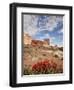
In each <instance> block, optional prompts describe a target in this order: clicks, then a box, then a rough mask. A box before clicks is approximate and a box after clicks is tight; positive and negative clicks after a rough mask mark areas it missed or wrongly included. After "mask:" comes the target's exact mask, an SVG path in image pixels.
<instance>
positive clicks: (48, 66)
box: [32, 60, 57, 74]
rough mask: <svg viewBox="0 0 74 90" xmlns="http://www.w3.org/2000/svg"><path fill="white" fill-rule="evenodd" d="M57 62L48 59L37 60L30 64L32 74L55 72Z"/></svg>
mask: <svg viewBox="0 0 74 90" xmlns="http://www.w3.org/2000/svg"><path fill="white" fill-rule="evenodd" d="M56 67H57V64H56V63H54V62H49V60H44V61H41V62H38V63H36V64H34V65H33V66H32V72H33V74H52V73H56Z"/></svg>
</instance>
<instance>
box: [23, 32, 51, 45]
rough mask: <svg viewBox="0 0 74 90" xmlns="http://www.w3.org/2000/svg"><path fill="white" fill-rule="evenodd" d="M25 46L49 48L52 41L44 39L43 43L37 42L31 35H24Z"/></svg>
mask: <svg viewBox="0 0 74 90" xmlns="http://www.w3.org/2000/svg"><path fill="white" fill-rule="evenodd" d="M24 44H25V45H32V46H49V45H50V40H49V39H44V40H43V41H41V40H35V39H32V37H31V36H30V35H29V34H27V33H25V34H24Z"/></svg>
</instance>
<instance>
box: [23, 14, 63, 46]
mask: <svg viewBox="0 0 74 90" xmlns="http://www.w3.org/2000/svg"><path fill="white" fill-rule="evenodd" d="M23 17H24V18H23V19H24V20H23V21H24V23H23V24H24V25H23V27H24V28H23V29H24V33H28V34H29V35H30V36H31V37H32V38H33V39H38V40H43V39H46V38H49V39H50V42H51V44H54V45H60V46H62V45H63V16H59V15H56V16H55V15H28V14H24V16H23Z"/></svg>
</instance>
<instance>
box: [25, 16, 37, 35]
mask: <svg viewBox="0 0 74 90" xmlns="http://www.w3.org/2000/svg"><path fill="white" fill-rule="evenodd" d="M36 24H37V18H36V16H35V15H24V32H25V33H28V34H29V35H31V36H32V35H34V34H35V33H36V32H37V28H36Z"/></svg>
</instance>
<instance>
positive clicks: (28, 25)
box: [24, 15, 63, 36]
mask: <svg viewBox="0 0 74 90" xmlns="http://www.w3.org/2000/svg"><path fill="white" fill-rule="evenodd" d="M38 19H39V15H24V32H25V33H28V34H29V35H31V36H32V35H35V34H36V33H37V32H39V31H43V30H48V31H53V30H54V28H55V27H57V24H58V22H61V21H62V20H63V19H62V17H61V16H49V17H47V20H48V21H47V22H45V21H46V20H44V23H45V24H44V26H40V27H37V23H38ZM59 33H60V32H59Z"/></svg>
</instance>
